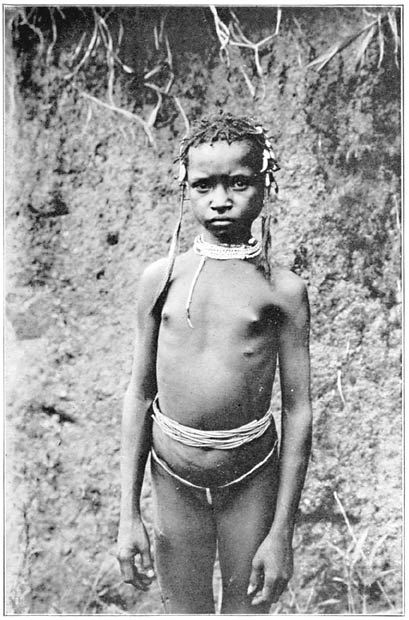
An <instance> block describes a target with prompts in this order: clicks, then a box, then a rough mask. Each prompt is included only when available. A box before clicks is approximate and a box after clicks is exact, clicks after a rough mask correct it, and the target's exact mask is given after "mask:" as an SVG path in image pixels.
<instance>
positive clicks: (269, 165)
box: [178, 125, 280, 193]
mask: <svg viewBox="0 0 409 620" xmlns="http://www.w3.org/2000/svg"><path fill="white" fill-rule="evenodd" d="M255 129H256V133H258V134H261V135H262V136H263V138H264V149H263V164H262V167H261V170H260V172H261V173H263V172H264V173H265V179H264V183H265V187H266V189H267V190H268V191H270V188H271V185H272V184H273V183H274V189H275V192H276V193H278V185H277V181H276V180H275V177H274V172H277V171H278V170H280V166H279V165H278V163H277V160H276V157H275V154H274V151H273V147H272V144H271V142H270V140H269V138H268V137H267V136H266V134H265V131H264V129H263V127H262V126H261V125H257V126H256V127H255ZM186 140H187V136H185V137H184V138H183V139H182V140H181V143H180V150H179V158H178V159H179V175H178V182H179V185H184V183H186V180H187V168H186V164H185V162H184V161H183V159H182V152H183V147H184V143H185V141H186Z"/></svg>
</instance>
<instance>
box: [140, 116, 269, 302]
mask: <svg viewBox="0 0 409 620" xmlns="http://www.w3.org/2000/svg"><path fill="white" fill-rule="evenodd" d="M244 140H246V141H247V142H250V144H251V145H252V146H254V148H255V152H256V153H257V152H258V153H259V154H260V161H261V162H262V165H261V170H260V172H261V173H263V174H264V175H265V177H264V180H265V183H264V192H265V200H264V207H263V211H262V214H261V234H262V254H261V260H260V268H261V269H262V271H263V273H264V274H265V276H266V277H267V278H268V279H269V278H270V275H271V260H270V254H271V232H270V223H271V213H270V211H269V210H268V208H267V198H268V196H269V194H270V190H271V187H272V186H274V189H275V192H276V193H277V192H278V185H277V182H276V180H275V177H274V173H275V172H277V170H280V166H279V165H278V163H277V161H276V158H275V155H274V152H273V149H272V146H271V142H270V140H269V138H268V136H267V134H266V132H265V130H264V128H263V127H262V125H260V124H259V123H256V122H254V121H252V120H251V119H250V118H248V117H244V116H234V115H233V114H231V113H230V112H227V113H220V114H214V115H211V116H207V117H204V118H202V119H201V120H200V121H198V122H197V123H196V124H195V125H193V127H192V130H191V132H190V134H189V135H187V136H185V137H184V138H183V139H182V141H181V145H180V150H179V156H178V158H177V159H176V161H178V162H179V177H178V181H179V186H180V209H179V218H178V222H177V224H176V228H175V230H174V233H173V237H172V241H171V245H170V249H169V262H168V267H167V270H166V274H165V277H164V279H163V281H162V282H161V284H160V286H159V289H158V291H157V294H156V296H155V299H154V302H153V305H152V308H151V311H153V310H154V309H155V308H157V307H158V306H159V307H160V306H161V305H162V302H163V301H164V299H165V297H166V295H167V292H168V289H169V285H170V282H171V278H172V272H173V267H174V264H175V260H176V255H177V251H178V245H179V235H180V229H181V225H182V218H183V208H184V201H185V191H186V185H187V170H188V159H189V150H190V149H191V148H194V147H196V146H199V145H200V144H213V143H214V142H221V141H225V142H227V143H228V144H231V143H232V142H239V141H244Z"/></svg>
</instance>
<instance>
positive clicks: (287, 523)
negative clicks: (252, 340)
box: [249, 274, 312, 605]
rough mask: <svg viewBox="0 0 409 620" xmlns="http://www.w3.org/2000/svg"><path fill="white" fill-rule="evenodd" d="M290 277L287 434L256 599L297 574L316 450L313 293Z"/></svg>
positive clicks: (257, 569) (284, 367)
mask: <svg viewBox="0 0 409 620" xmlns="http://www.w3.org/2000/svg"><path fill="white" fill-rule="evenodd" d="M287 277H288V278H289V280H288V281H287V282H286V283H285V286H283V290H282V292H283V299H284V303H283V308H282V312H283V314H282V322H281V326H280V343H279V363H280V378H281V394H282V437H281V450H280V469H279V487H278V495H277V507H276V512H275V516H274V521H273V525H272V527H271V530H270V532H269V534H268V536H267V537H266V539H265V540H264V542H263V543H262V544H261V546H260V547H259V549H258V551H257V553H256V555H255V556H254V559H253V565H252V572H251V576H250V587H249V593H251V592H255V591H257V592H256V594H255V596H254V598H253V601H252V604H253V605H257V604H259V603H261V602H263V601H267V602H270V603H273V602H276V601H277V600H278V598H279V596H280V595H281V593H282V592H283V590H284V589H285V587H286V585H287V583H288V581H289V579H290V578H291V576H292V572H293V552H292V537H293V531H294V519H295V514H296V511H297V508H298V503H299V500H300V496H301V491H302V488H303V485H304V479H305V474H306V471H307V465H308V460H309V456H310V450H311V433H312V411H311V400H310V355H309V305H308V296H307V291H306V288H305V285H304V284H303V283H302V281H301V280H300V279H299V278H298V277H296V276H294V275H293V274H288V276H287ZM263 575H264V579H263Z"/></svg>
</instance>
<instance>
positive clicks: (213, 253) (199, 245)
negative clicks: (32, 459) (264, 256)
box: [193, 235, 261, 260]
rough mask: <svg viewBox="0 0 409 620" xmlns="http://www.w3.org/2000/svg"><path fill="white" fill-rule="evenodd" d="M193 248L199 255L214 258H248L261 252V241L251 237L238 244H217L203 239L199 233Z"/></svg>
mask: <svg viewBox="0 0 409 620" xmlns="http://www.w3.org/2000/svg"><path fill="white" fill-rule="evenodd" d="M193 249H194V251H195V252H196V254H199V255H200V256H205V257H207V258H214V259H216V260H229V259H233V258H237V259H239V260H246V259H247V260H248V259H250V258H255V257H256V256H258V255H259V254H261V243H260V241H257V240H256V239H254V237H251V239H249V241H248V243H240V244H238V245H230V244H226V243H221V244H220V245H218V244H215V243H209V242H208V241H205V240H204V239H203V235H199V236H198V237H196V238H195V240H194V243H193Z"/></svg>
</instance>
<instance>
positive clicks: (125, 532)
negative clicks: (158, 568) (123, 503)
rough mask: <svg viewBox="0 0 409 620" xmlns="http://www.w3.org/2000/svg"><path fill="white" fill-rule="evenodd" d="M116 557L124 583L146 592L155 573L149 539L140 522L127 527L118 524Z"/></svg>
mask: <svg viewBox="0 0 409 620" xmlns="http://www.w3.org/2000/svg"><path fill="white" fill-rule="evenodd" d="M136 556H139V557H138V558H137V557H136ZM117 557H118V561H119V566H120V568H121V574H122V578H123V580H124V581H125V583H130V584H132V585H133V586H134V587H135V588H138V589H139V590H147V589H148V587H149V586H150V584H151V583H152V579H153V578H154V576H155V573H154V570H153V563H152V556H151V552H150V543H149V537H148V534H147V531H146V528H145V526H144V524H143V523H142V521H141V520H140V521H136V522H134V523H132V524H130V525H127V526H123V525H122V524H120V526H119V534H118V554H117ZM135 560H136V562H135Z"/></svg>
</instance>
